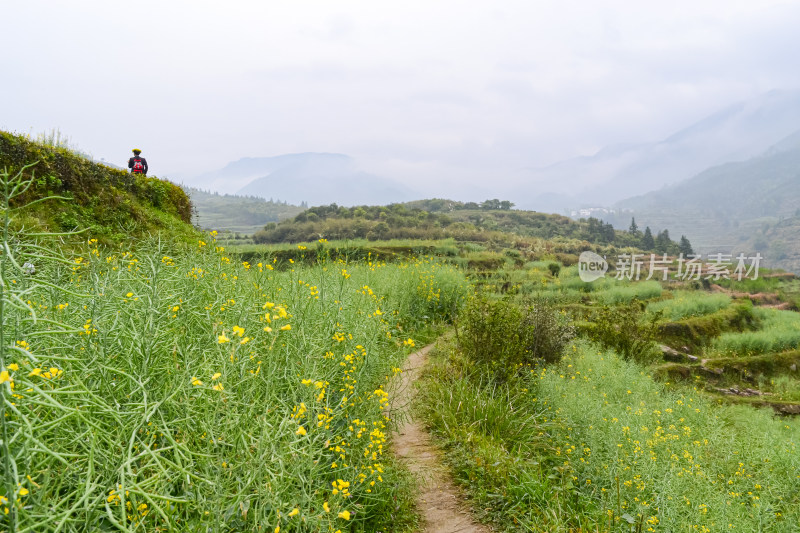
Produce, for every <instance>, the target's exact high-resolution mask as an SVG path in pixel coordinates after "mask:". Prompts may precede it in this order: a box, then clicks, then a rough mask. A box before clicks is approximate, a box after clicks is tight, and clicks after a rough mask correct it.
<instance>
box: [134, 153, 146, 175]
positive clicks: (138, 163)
mask: <svg viewBox="0 0 800 533" xmlns="http://www.w3.org/2000/svg"><path fill="white" fill-rule="evenodd" d="M133 172H134V173H136V174H142V173H143V172H144V165H143V164H142V160H141V159H139V158H138V157H135V158H134V159H133Z"/></svg>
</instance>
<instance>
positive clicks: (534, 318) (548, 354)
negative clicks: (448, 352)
mask: <svg viewBox="0 0 800 533" xmlns="http://www.w3.org/2000/svg"><path fill="white" fill-rule="evenodd" d="M573 337H574V328H573V327H572V325H571V324H570V323H569V322H568V321H567V319H566V317H565V315H563V314H560V313H559V312H558V311H557V310H556V309H555V307H553V306H552V304H550V303H548V302H546V301H543V300H538V301H535V302H534V303H533V304H532V305H530V306H528V307H521V306H519V305H517V304H515V303H513V302H511V301H509V300H508V299H504V300H490V299H488V298H486V297H485V296H483V295H478V296H475V297H474V298H473V299H472V300H470V301H469V302H468V304H467V305H466V307H465V309H464V311H463V312H462V314H461V317H460V331H459V344H460V347H461V349H462V350H463V351H464V353H465V354H466V355H467V357H469V359H471V360H472V361H473V362H474V363H475V364H477V365H478V366H479V367H480V368H481V370H482V371H486V370H488V373H489V374H491V375H493V376H494V377H495V379H497V380H498V381H505V380H507V379H509V378H511V377H512V376H513V375H514V374H516V372H517V371H518V369H519V368H521V367H523V366H530V365H535V364H536V363H538V362H542V361H544V362H556V361H558V360H560V359H561V354H562V352H563V350H564V347H565V346H566V344H567V343H568V342H569V341H570V340H571V339H572V338H573Z"/></svg>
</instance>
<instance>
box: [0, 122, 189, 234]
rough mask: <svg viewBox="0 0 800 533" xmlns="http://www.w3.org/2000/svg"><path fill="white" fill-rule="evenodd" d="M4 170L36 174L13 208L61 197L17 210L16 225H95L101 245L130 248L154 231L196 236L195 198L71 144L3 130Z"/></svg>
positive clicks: (55, 228) (0, 162)
mask: <svg viewBox="0 0 800 533" xmlns="http://www.w3.org/2000/svg"><path fill="white" fill-rule="evenodd" d="M4 169H5V170H6V171H7V172H8V173H9V174H10V175H11V176H13V175H15V174H16V173H17V172H19V171H20V170H22V169H25V171H24V175H25V177H26V178H32V179H30V183H29V185H28V187H27V189H26V190H25V191H24V192H23V193H22V194H20V195H19V196H17V197H16V198H14V199H13V200H12V201H11V206H12V207H19V206H21V205H23V204H26V203H30V202H34V201H39V200H41V199H42V198H44V197H45V196H56V197H57V198H54V199H50V200H47V201H45V202H42V203H39V204H36V205H32V206H31V207H30V208H28V209H26V210H25V211H24V212H23V213H18V214H17V215H16V217H15V220H13V221H12V224H13V226H12V228H22V227H25V228H27V229H28V230H30V229H31V228H36V229H39V230H44V231H50V232H69V231H75V230H80V229H86V228H91V231H90V232H89V233H91V235H92V236H93V237H95V238H97V239H99V240H100V242H101V243H106V244H112V243H116V244H122V243H125V244H126V245H127V246H130V243H131V241H132V240H133V239H137V238H142V237H145V236H147V235H149V234H153V233H160V234H162V235H171V236H175V237H178V238H182V239H190V238H194V237H195V232H194V230H193V229H192V227H191V222H192V205H191V202H190V201H189V198H188V196H186V193H184V191H183V190H182V189H181V188H180V187H178V186H177V185H175V184H173V183H170V182H168V181H165V180H160V179H158V178H153V177H145V176H138V175H137V176H135V175H132V174H128V173H127V172H125V171H124V170H120V169H116V168H111V167H109V166H106V165H102V164H99V163H95V162H92V161H90V160H89V159H86V158H85V157H83V156H81V155H79V154H77V153H75V152H73V151H71V150H69V149H67V148H64V147H58V146H49V145H45V144H41V143H38V142H35V141H32V140H29V139H28V138H26V137H23V136H19V135H13V134H10V133H7V132H4V131H0V172H3V171H4ZM87 234H88V233H87ZM82 240H85V239H82Z"/></svg>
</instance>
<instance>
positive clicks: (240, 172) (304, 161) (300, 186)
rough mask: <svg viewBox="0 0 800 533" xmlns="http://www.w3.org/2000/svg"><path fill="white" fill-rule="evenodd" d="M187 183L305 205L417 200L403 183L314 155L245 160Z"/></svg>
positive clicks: (331, 156)
mask: <svg viewBox="0 0 800 533" xmlns="http://www.w3.org/2000/svg"><path fill="white" fill-rule="evenodd" d="M192 185H193V186H195V187H203V188H208V189H212V190H215V191H219V192H223V193H224V192H227V193H237V194H241V195H249V196H258V197H261V198H280V199H281V200H283V201H287V202H289V203H292V204H300V203H302V202H306V203H308V204H310V205H319V204H329V203H331V202H335V203H337V204H339V205H362V204H388V203H392V202H398V201H405V200H411V199H413V198H414V197H416V196H417V195H416V193H415V192H414V191H412V190H411V189H410V188H408V187H407V186H405V185H404V184H402V183H398V182H395V181H393V180H390V179H387V178H383V177H380V176H376V175H374V174H369V173H367V172H364V171H362V170H359V168H358V166H357V164H356V162H355V161H354V160H353V159H352V158H351V157H350V156H347V155H344V154H335V153H318V152H305V153H298V154H286V155H279V156H274V157H245V158H242V159H239V160H238V161H233V162H231V163H228V164H227V165H226V166H225V167H223V168H221V169H219V170H215V171H213V172H208V173H205V174H203V175H201V176H198V177H197V178H196V179H194V180H192Z"/></svg>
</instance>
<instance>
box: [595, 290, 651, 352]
mask: <svg viewBox="0 0 800 533" xmlns="http://www.w3.org/2000/svg"><path fill="white" fill-rule="evenodd" d="M659 317H660V315H659V314H653V315H650V316H645V306H644V304H643V303H642V302H640V301H638V300H636V299H634V300H633V301H632V302H631V303H630V304H628V305H626V306H621V307H608V306H604V307H602V308H600V309H598V310H596V311H595V312H594V313H593V315H592V324H591V326H590V327H589V328H588V329H587V332H588V334H589V337H590V338H591V339H592V340H594V341H596V342H599V343H600V344H602V345H603V346H605V347H606V348H610V349H612V350H614V351H615V352H617V353H618V354H620V355H621V356H622V357H624V358H625V359H627V360H631V359H633V360H635V361H638V362H641V363H650V362H652V361H654V360H655V359H656V358H657V357H658V354H657V350H656V346H655V342H654V341H655V339H656V333H657V332H658V327H657V325H656V321H657V320H658V318H659Z"/></svg>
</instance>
